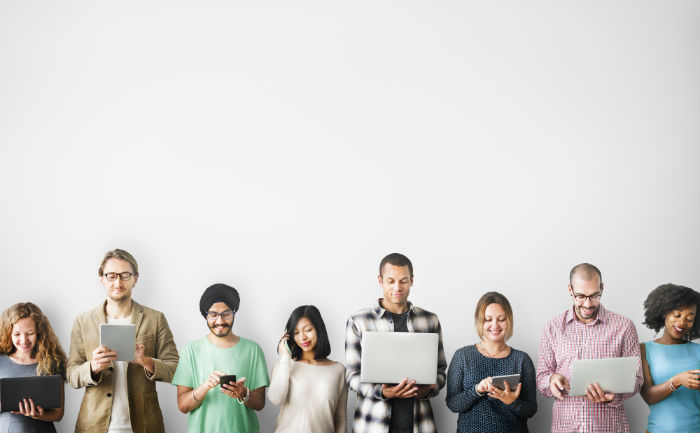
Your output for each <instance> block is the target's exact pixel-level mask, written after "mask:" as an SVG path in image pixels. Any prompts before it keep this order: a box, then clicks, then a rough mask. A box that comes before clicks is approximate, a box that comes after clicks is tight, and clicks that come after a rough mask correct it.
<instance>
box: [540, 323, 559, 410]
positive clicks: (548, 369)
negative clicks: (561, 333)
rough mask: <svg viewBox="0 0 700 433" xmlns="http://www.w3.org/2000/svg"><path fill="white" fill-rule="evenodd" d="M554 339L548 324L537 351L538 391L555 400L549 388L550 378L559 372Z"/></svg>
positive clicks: (543, 331) (543, 330)
mask: <svg viewBox="0 0 700 433" xmlns="http://www.w3.org/2000/svg"><path fill="white" fill-rule="evenodd" d="M553 346H554V338H553V335H552V330H551V325H550V324H549V323H548V324H547V325H545V327H544V328H543V329H542V335H541V336H540V343H539V347H538V349H537V389H538V390H539V391H540V393H541V394H542V395H544V396H545V397H549V398H554V394H552V390H551V389H550V388H549V381H550V378H551V377H552V375H553V374H554V373H556V372H557V360H556V356H555V353H554V347H553Z"/></svg>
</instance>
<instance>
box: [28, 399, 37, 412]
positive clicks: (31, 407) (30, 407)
mask: <svg viewBox="0 0 700 433" xmlns="http://www.w3.org/2000/svg"><path fill="white" fill-rule="evenodd" d="M29 413H31V415H32V416H34V415H35V414H36V406H35V405H34V400H32V399H31V398H30V399H29Z"/></svg>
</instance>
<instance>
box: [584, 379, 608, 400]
mask: <svg viewBox="0 0 700 433" xmlns="http://www.w3.org/2000/svg"><path fill="white" fill-rule="evenodd" d="M585 398H586V399H588V400H590V401H592V402H593V403H607V402H609V401H612V399H614V398H615V394H613V393H609V392H605V391H603V388H601V387H600V385H598V383H595V382H594V383H590V384H588V386H587V387H586V395H585Z"/></svg>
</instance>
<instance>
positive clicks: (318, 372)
mask: <svg viewBox="0 0 700 433" xmlns="http://www.w3.org/2000/svg"><path fill="white" fill-rule="evenodd" d="M277 352H278V353H279V354H280V360H279V361H278V362H277V363H276V364H275V365H274V367H272V378H271V380H270V389H269V393H268V397H269V398H270V401H271V402H272V403H273V404H275V405H277V406H281V409H280V413H279V416H278V417H277V423H276V424H275V432H308V433H314V432H323V433H328V432H335V433H345V430H346V419H345V415H346V401H347V397H348V388H347V385H346V383H345V367H343V365H342V364H340V363H337V362H334V361H331V360H330V359H328V355H330V353H331V344H330V342H329V341H328V333H327V332H326V325H325V324H324V323H323V319H322V318H321V313H320V312H319V311H318V308H316V307H314V306H313V305H302V306H301V307H297V308H296V309H295V310H294V311H292V314H291V316H289V320H287V325H286V326H285V332H284V334H283V335H282V338H281V339H280V342H279V344H278V346H277Z"/></svg>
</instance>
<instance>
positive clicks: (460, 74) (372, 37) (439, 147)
mask: <svg viewBox="0 0 700 433" xmlns="http://www.w3.org/2000/svg"><path fill="white" fill-rule="evenodd" d="M699 18H700V3H698V2H697V1H694V0H687V1H666V2H655V1H639V0H630V1H589V2H579V1H531V2H517V1H514V2H507V1H502V2H475V1H472V2H465V1H441V2H436V1H432V2H427V1H425V2H419V1H397V2H387V1H353V2H343V3H339V2H321V1H318V2H286V1H274V2H228V1H226V2H224V1H220V2H219V1H198V2H185V1H167V2H166V1H160V2H140V1H139V2H132V1H120V2H94V1H66V2H38V1H8V0H1V1H0V151H1V154H0V194H1V202H2V205H1V206H2V208H1V209H2V212H0V239H1V241H0V242H1V244H0V287H1V289H0V290H2V294H3V295H2V304H3V305H2V308H6V307H8V306H10V305H11V304H13V303H15V302H18V301H25V300H31V301H34V302H36V303H38V304H39V305H40V306H41V307H42V308H44V310H45V312H46V313H47V314H48V315H49V317H50V319H51V321H52V323H53V324H54V326H55V328H56V329H57V331H58V333H59V336H60V338H61V341H62V342H63V344H64V347H65V348H66V350H67V349H68V346H69V333H70V327H71V324H72V321H73V319H74V317H75V316H76V315H77V314H78V313H80V312H81V311H84V310H86V309H89V308H92V307H94V306H96V305H97V304H98V303H99V302H100V300H101V299H103V297H104V293H103V291H102V288H101V286H100V284H99V282H98V279H97V277H96V272H97V267H98V264H99V261H100V259H101V256H102V254H103V253H104V252H105V251H107V250H108V249H111V248H115V247H120V248H125V249H127V250H129V251H130V252H132V253H134V254H135V256H136V257H137V259H138V260H139V262H140V265H141V278H140V279H139V284H138V285H137V286H136V288H135V291H134V294H135V298H136V299H137V300H138V301H140V302H142V303H144V304H146V305H149V306H152V307H154V308H157V309H160V310H162V311H163V312H164V313H165V314H166V316H167V318H168V320H169V321H170V325H171V328H172V330H173V333H174V334H175V339H176V342H177V344H178V346H179V347H182V346H183V345H184V344H185V343H186V342H188V341H190V340H192V339H195V338H197V337H199V336H201V335H204V334H205V333H206V328H205V326H204V323H203V320H202V318H201V316H199V313H198V310H197V302H198V299H199V296H200V294H201V293H202V291H203V290H204V288H206V287H207V286H208V285H210V284H212V283H214V282H226V283H229V284H231V285H233V286H235V287H237V288H238V289H239V290H240V293H241V297H242V303H241V311H240V314H239V315H238V317H237V321H236V327H235V331H236V332H237V333H239V334H240V335H243V336H246V337H248V338H251V339H253V340H255V341H257V342H258V343H260V344H261V346H262V347H263V349H264V350H265V354H266V356H267V358H268V363H269V366H270V367H271V366H272V363H273V362H274V361H275V360H276V354H275V351H274V348H275V343H276V342H277V340H278V338H279V335H280V333H281V330H282V327H283V325H284V323H285V322H286V319H287V317H288V314H289V313H290V312H291V310H292V309H293V308H294V307H296V306H298V305H301V304H306V303H313V304H316V305H317V306H318V307H319V308H320V309H321V311H322V313H323V315H324V317H325V319H326V322H327V324H328V328H329V332H330V337H331V342H332V346H333V352H332V354H331V357H332V358H333V359H336V360H343V356H344V355H343V338H344V325H345V320H346V318H347V316H348V315H349V314H351V313H352V312H354V311H356V310H357V309H359V308H362V307H366V306H369V305H371V303H372V302H373V301H374V300H375V299H376V298H377V297H379V296H380V289H379V287H378V286H377V283H376V273H377V271H376V267H377V264H378V262H379V260H380V259H381V257H382V256H383V255H385V254H386V253H389V252H393V251H400V252H403V253H405V254H407V255H408V256H409V257H410V258H411V259H413V261H414V264H415V267H416V283H415V286H414V288H413V291H412V294H411V298H412V300H413V301H414V302H415V303H416V304H418V305H420V306H422V307H424V308H427V309H429V310H432V311H434V312H436V313H437V314H438V315H439V316H440V319H441V321H442V325H443V329H444V338H445V350H446V353H447V356H448V361H449V359H450V358H451V356H452V354H453V353H454V351H455V350H457V349H458V348H459V347H462V346H464V345H467V344H473V343H474V342H475V341H476V333H475V331H474V330H473V326H472V319H471V318H472V314H473V308H474V305H475V303H476V301H477V299H478V297H479V296H480V295H481V294H482V293H483V292H484V291H487V290H498V291H501V292H502V293H504V294H505V295H506V296H508V297H509V298H510V300H511V302H512V304H513V306H514V309H515V320H516V329H515V336H514V337H513V339H512V340H511V343H512V344H513V345H514V346H515V347H516V348H519V349H523V350H525V351H527V352H528V353H529V354H530V355H531V356H532V358H533V359H535V360H536V357H537V341H538V338H539V332H540V329H541V327H542V325H543V324H544V322H545V321H546V320H547V319H549V318H551V317H553V316H555V315H556V314H558V313H560V312H561V311H563V310H564V309H566V308H567V307H568V306H569V304H570V303H571V301H570V298H569V297H568V296H567V292H566V284H567V277H568V271H569V269H570V268H571V266H573V265H575V264H577V263H579V262H582V261H590V262H592V263H594V264H596V265H598V266H599V267H600V268H601V269H602V271H603V277H604V281H605V283H606V288H607V290H606V292H605V296H604V298H603V303H604V305H605V306H606V307H608V308H610V309H612V310H614V311H617V312H619V313H622V314H624V315H626V316H629V317H631V318H632V319H633V320H634V322H635V324H636V325H637V327H638V331H639V335H640V339H641V340H642V341H644V340H648V339H650V338H652V336H653V335H652V332H651V331H649V330H648V329H646V328H644V327H643V326H642V325H641V321H642V314H643V312H642V301H643V299H644V298H645V296H646V294H647V293H648V292H649V291H650V290H651V289H652V288H653V287H655V286H657V285H658V284H661V283H665V282H676V283H680V284H686V285H689V286H691V287H694V288H696V289H698V288H699V287H700V267H699V266H698V265H699V264H700V262H699V259H700V174H699V170H698V168H699V165H700V146H699V144H700V26H699V25H698V21H699ZM158 390H159V395H160V401H161V405H162V407H163V409H164V412H165V418H166V426H167V428H168V430H169V431H172V432H181V431H184V430H185V423H186V416H185V415H182V414H180V413H179V412H178V410H177V407H176V404H175V390H174V387H172V386H170V385H167V384H165V385H164V384H160V385H159V386H158ZM81 397H82V391H75V390H72V389H69V390H68V391H67V410H66V415H65V417H64V420H63V421H62V422H61V423H60V424H59V430H60V431H72V428H73V425H74V423H75V419H76V416H77V410H78V406H79V402H80V399H81ZM433 407H434V410H435V413H436V416H437V419H438V427H439V429H440V430H441V431H451V430H454V428H455V425H456V415H455V414H452V413H451V412H449V411H448V410H447V408H446V406H445V403H444V391H443V392H442V393H441V394H440V396H439V397H438V398H436V399H434V401H433ZM626 407H627V409H628V413H629V415H630V420H631V423H632V426H633V431H634V432H642V431H644V429H645V427H646V416H647V413H648V409H647V407H646V405H645V404H644V402H643V401H642V400H641V398H640V397H639V396H636V397H634V398H633V399H631V400H630V401H628V403H627V404H626ZM353 409H354V397H352V398H351V399H350V402H349V412H350V413H352V411H353ZM276 415H277V408H275V407H274V406H273V405H272V404H271V403H269V402H268V403H267V406H266V407H265V409H264V410H263V411H262V413H260V415H259V417H260V419H261V424H262V431H266V432H269V431H271V430H272V428H273V426H274V420H275V418H276ZM550 416H551V401H548V400H546V399H540V400H539V411H538V413H537V415H536V416H535V418H534V419H533V420H532V421H531V422H530V430H531V431H533V432H541V431H547V429H548V428H549V422H550Z"/></svg>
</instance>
